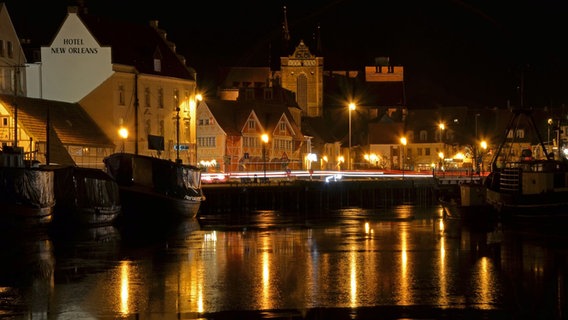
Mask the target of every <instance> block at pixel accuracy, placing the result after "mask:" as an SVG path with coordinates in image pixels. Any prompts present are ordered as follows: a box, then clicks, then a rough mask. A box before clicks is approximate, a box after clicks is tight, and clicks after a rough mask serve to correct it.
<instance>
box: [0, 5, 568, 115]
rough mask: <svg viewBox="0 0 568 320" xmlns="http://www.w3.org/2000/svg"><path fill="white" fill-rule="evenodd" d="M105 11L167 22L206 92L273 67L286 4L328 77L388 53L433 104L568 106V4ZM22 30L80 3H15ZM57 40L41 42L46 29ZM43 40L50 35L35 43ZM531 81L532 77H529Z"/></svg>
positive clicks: (58, 17) (295, 36)
mask: <svg viewBox="0 0 568 320" xmlns="http://www.w3.org/2000/svg"><path fill="white" fill-rule="evenodd" d="M83 2H84V3H85V4H86V6H87V7H88V8H89V12H90V13H91V14H94V15H100V16H109V17H115V18H120V19H126V20H131V21H135V22H140V23H147V22H148V21H149V20H158V21H159V24H160V26H161V27H162V28H163V29H164V30H166V32H167V37H168V39H170V40H171V41H173V42H174V43H176V45H177V51H178V52H179V53H180V54H182V55H184V56H185V57H186V58H187V60H188V64H189V65H191V66H192V67H194V68H195V69H196V70H197V71H198V75H199V77H200V78H198V79H200V80H201V81H202V84H200V85H212V83H213V81H214V80H215V76H216V74H217V69H218V67H219V66H246V65H256V66H260V65H263V66H266V65H267V64H268V61H270V59H272V61H273V62H274V61H278V60H279V57H274V56H273V55H274V53H272V54H270V50H269V49H268V48H272V49H273V51H274V50H276V48H279V46H280V44H281V28H282V21H283V10H282V8H283V6H286V7H287V13H288V15H287V16H288V24H289V27H290V32H291V36H292V44H293V45H294V46H295V45H297V43H298V42H299V40H300V39H303V40H305V42H306V43H307V44H308V45H309V46H310V48H314V47H315V45H314V43H313V34H314V32H315V31H316V29H317V27H318V26H319V30H320V35H321V39H322V42H321V43H322V49H323V56H324V57H325V66H326V67H325V69H345V68H358V69H362V67H363V66H365V65H372V63H373V61H374V57H378V56H388V57H390V61H391V64H394V65H402V66H404V67H405V79H406V82H407V90H408V91H410V92H408V94H409V95H412V96H413V97H416V99H418V100H419V99H420V98H422V99H424V101H430V103H434V104H435V103H437V102H439V103H444V101H453V100H452V99H454V98H455V99H454V101H463V102H472V103H482V104H489V105H494V106H505V105H506V104H507V100H510V101H511V103H513V104H515V103H518V100H519V96H520V95H519V91H520V89H519V88H520V87H521V85H520V84H521V80H520V79H521V78H523V79H524V81H523V83H524V86H523V88H524V90H523V92H524V102H525V104H531V105H534V106H537V107H542V106H554V107H555V106H560V105H562V104H567V105H568V80H567V79H568V77H567V76H566V75H567V71H568V67H567V66H568V63H567V62H566V60H567V58H568V49H567V48H566V47H567V45H566V44H565V43H566V39H567V38H568V32H567V31H568V10H567V9H568V5H566V4H565V3H566V1H565V0H557V1H553V0H524V1H523V0H520V1H509V0H504V1H494V0H493V1H485V0H477V1H474V0H464V1H457V0H454V1H452V0H430V1H416V0H397V1H392V0H391V1H380V0H374V1H367V0H358V1H354V0H335V1H333V0H332V1H323V0H308V1H282V0H262V1H260V0H250V1H233V2H227V3H226V2H225V1H172V0H162V1H139V0H137V1H134V0H84V1H83ZM5 3H6V5H7V7H8V10H9V12H10V14H11V16H12V20H13V23H14V24H15V25H16V28H17V31H18V33H19V34H20V35H21V36H23V37H28V38H32V39H34V38H41V37H44V38H46V37H47V38H50V37H52V36H53V35H54V33H55V32H56V30H57V28H58V27H59V25H60V24H61V22H62V21H63V19H64V17H65V15H66V7H67V5H73V4H76V3H77V2H76V1H74V0H49V1H38V0H6V1H5ZM42 32H43V33H47V35H45V34H41V33H42ZM36 35H39V36H36ZM521 74H522V75H523V76H522V77H521Z"/></svg>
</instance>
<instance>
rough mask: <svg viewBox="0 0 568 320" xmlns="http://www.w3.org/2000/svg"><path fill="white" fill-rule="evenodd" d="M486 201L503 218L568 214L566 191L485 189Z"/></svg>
mask: <svg viewBox="0 0 568 320" xmlns="http://www.w3.org/2000/svg"><path fill="white" fill-rule="evenodd" d="M487 202H488V203H489V204H490V205H492V206H493V208H495V210H496V211H498V212H499V213H500V215H501V216H503V217H505V218H514V217H526V218H537V217H554V216H568V192H566V191H563V192H553V193H548V194H532V195H526V194H525V195H523V194H509V193H503V192H499V191H495V190H491V189H488V190H487Z"/></svg>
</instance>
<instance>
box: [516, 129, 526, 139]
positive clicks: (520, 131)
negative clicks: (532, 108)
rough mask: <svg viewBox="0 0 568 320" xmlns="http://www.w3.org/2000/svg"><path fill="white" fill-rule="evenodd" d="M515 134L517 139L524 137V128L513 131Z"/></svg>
mask: <svg viewBox="0 0 568 320" xmlns="http://www.w3.org/2000/svg"><path fill="white" fill-rule="evenodd" d="M515 135H516V136H517V138H519V139H524V138H525V130H524V129H518V130H517V131H516V132H515Z"/></svg>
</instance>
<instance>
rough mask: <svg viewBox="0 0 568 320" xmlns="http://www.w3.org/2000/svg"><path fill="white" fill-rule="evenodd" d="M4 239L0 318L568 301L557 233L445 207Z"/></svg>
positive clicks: (514, 312) (479, 310)
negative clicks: (478, 220) (454, 213)
mask: <svg viewBox="0 0 568 320" xmlns="http://www.w3.org/2000/svg"><path fill="white" fill-rule="evenodd" d="M235 221H236V223H233V222H235ZM2 240H3V241H2V245H3V248H2V249H4V250H2V251H1V252H2V253H1V254H2V261H6V262H8V263H3V264H1V269H0V280H1V283H0V289H1V291H0V299H2V300H1V301H2V303H1V304H0V316H4V315H8V316H14V317H15V316H22V317H25V318H61V319H66V318H67V319H71V318H107V319H111V318H125V319H127V318H137V319H178V318H188V319H197V318H200V319H223V318H270V317H272V318H285V319H291V318H308V319H345V318H349V319H350V318H357V319H374V318H376V315H377V314H381V315H384V317H386V318H389V317H390V318H436V319H463V318H486V319H491V318H499V319H518V318H527V317H529V318H530V317H540V318H545V319H561V318H563V317H564V313H565V310H566V304H567V301H566V284H565V280H564V279H565V278H566V270H567V268H566V265H567V261H568V260H567V259H566V253H567V252H568V251H567V250H566V249H567V247H566V245H567V243H566V237H565V236H563V235H562V233H550V232H545V233H542V232H535V231H534V230H533V228H524V227H519V226H509V225H507V226H503V225H500V224H491V225H485V226H479V225H469V224H466V223H464V222H461V221H456V220H444V219H443V217H442V214H441V210H440V208H437V207H435V208H415V207H411V206H400V207H396V208H392V209H389V210H383V211H381V210H374V211H366V210H360V209H356V208H348V209H345V210H339V211H334V212H330V213H327V214H325V215H318V216H315V215H309V216H306V215H304V214H302V215H290V214H288V215H283V214H281V213H278V212H272V211H263V212H258V213H252V214H247V215H233V216H226V217H223V216H207V217H202V218H201V219H200V220H199V221H198V220H190V221H182V222H179V223H176V224H175V225H172V226H169V227H168V228H152V227H149V226H143V227H142V226H138V227H134V226H130V227H129V228H119V229H117V228H114V227H105V228H94V229H83V230H73V231H71V230H67V231H65V232H64V231H61V230H59V231H58V232H56V233H51V234H47V233H37V234H36V233H34V234H33V236H32V235H27V236H25V237H22V236H19V235H17V234H16V233H14V234H12V235H10V236H7V235H4V237H3V238H2ZM21 252H25V253H26V254H25V255H21V254H20V253H21Z"/></svg>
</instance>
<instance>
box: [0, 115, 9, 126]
mask: <svg viewBox="0 0 568 320" xmlns="http://www.w3.org/2000/svg"><path fill="white" fill-rule="evenodd" d="M7 126H8V117H1V118H0V127H7Z"/></svg>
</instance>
